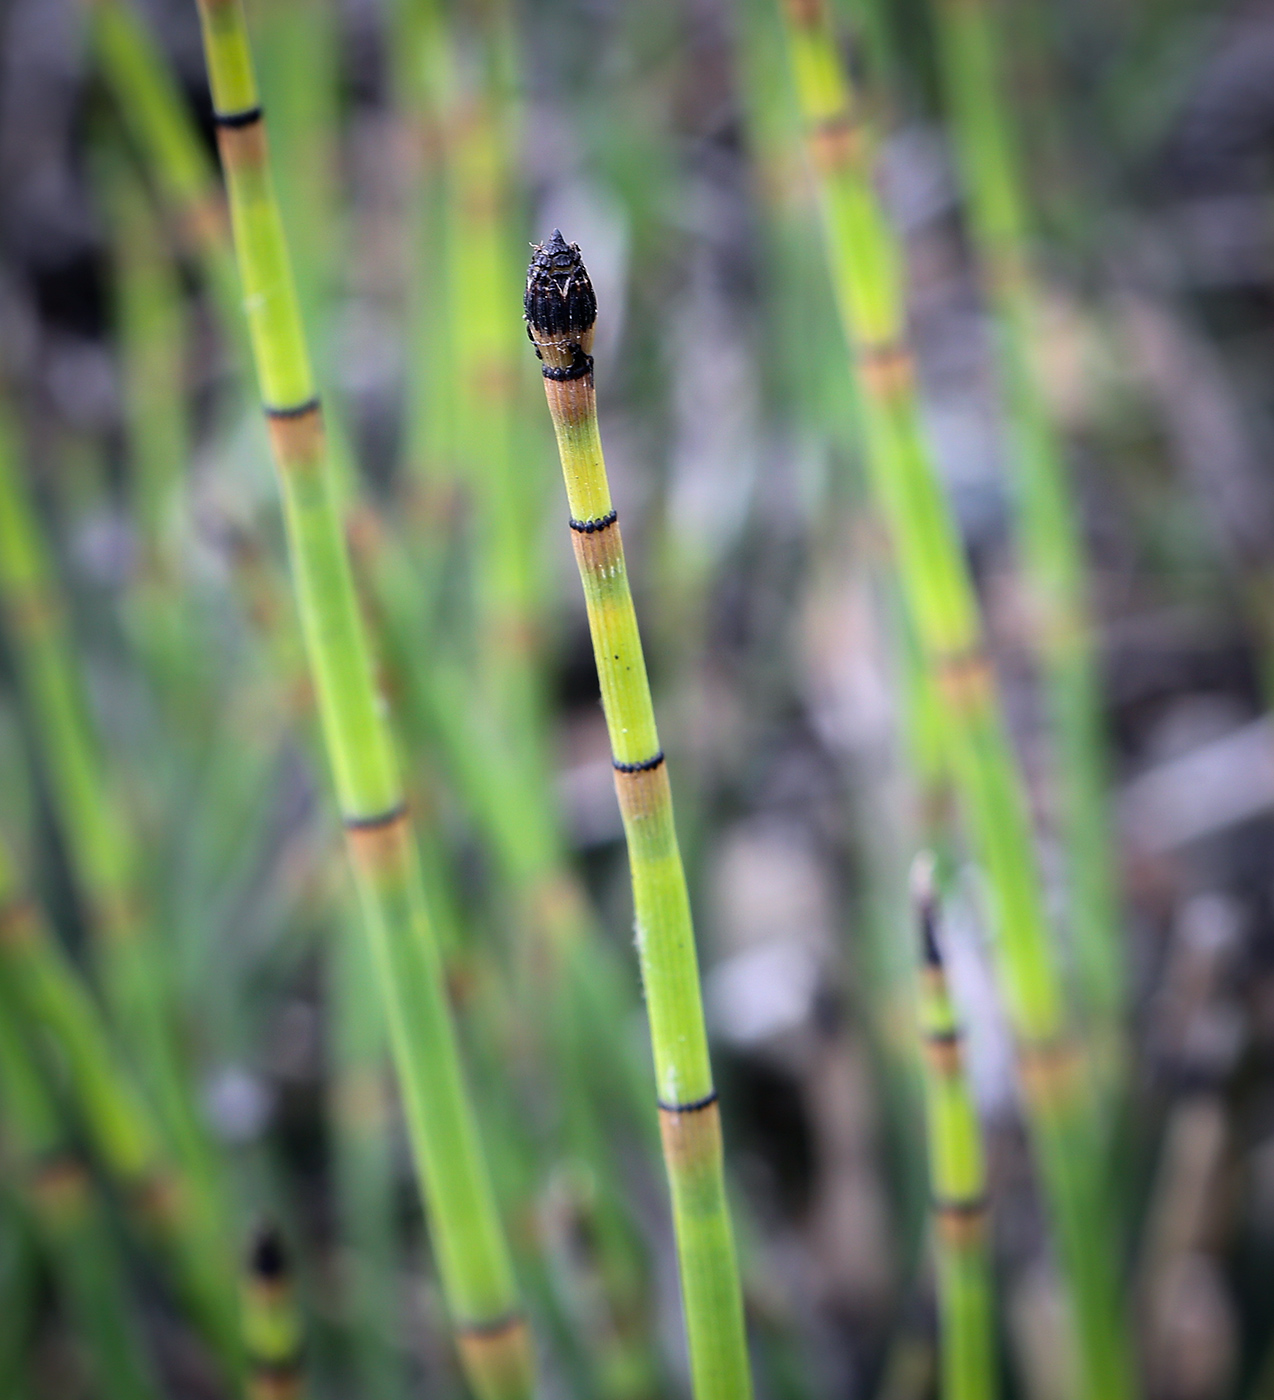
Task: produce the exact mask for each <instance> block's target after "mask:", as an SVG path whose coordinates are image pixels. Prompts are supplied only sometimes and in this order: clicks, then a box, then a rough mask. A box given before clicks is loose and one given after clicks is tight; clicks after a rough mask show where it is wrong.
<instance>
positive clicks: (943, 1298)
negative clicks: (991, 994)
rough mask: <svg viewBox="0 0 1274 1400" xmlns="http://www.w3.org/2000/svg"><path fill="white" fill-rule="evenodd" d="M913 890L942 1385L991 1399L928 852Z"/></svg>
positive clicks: (976, 1219) (968, 1128)
mask: <svg viewBox="0 0 1274 1400" xmlns="http://www.w3.org/2000/svg"><path fill="white" fill-rule="evenodd" d="M912 890H913V895H914V898H915V904H916V917H917V921H918V923H919V926H920V929H919V931H920V951H921V962H922V967H921V975H920V982H919V999H920V1038H921V1050H922V1052H923V1059H924V1079H925V1118H926V1122H927V1127H928V1150H929V1185H930V1190H931V1191H932V1196H933V1223H934V1236H935V1241H934V1242H935V1250H936V1254H937V1280H938V1309H939V1312H940V1315H941V1318H942V1339H941V1352H942V1385H941V1387H940V1391H941V1394H942V1396H943V1397H944V1400H992V1397H993V1396H994V1395H995V1394H996V1390H997V1387H996V1383H995V1347H994V1339H993V1332H992V1325H991V1266H990V1257H989V1248H988V1241H987V1194H986V1170H985V1167H984V1165H983V1160H982V1140H981V1134H980V1131H979V1128H978V1120H977V1114H976V1113H975V1112H974V1108H973V1099H972V1097H971V1095H970V1093H969V1085H968V1081H967V1080H966V1078H965V1073H964V1057H963V1050H962V1042H963V1036H962V1035H961V1032H960V1028H959V1025H958V1023H957V1021H956V1017H955V1010H954V1008H953V1006H952V1003H951V996H950V993H949V991H948V989H947V975H946V969H945V968H944V966H943V958H942V948H941V944H940V941H939V930H938V908H937V902H936V895H935V892H934V889H933V875H932V860H931V859H929V858H926V857H924V856H922V857H920V858H919V859H918V860H917V862H916V866H915V868H914V870H913V874H912Z"/></svg>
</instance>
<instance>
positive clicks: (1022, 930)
mask: <svg viewBox="0 0 1274 1400" xmlns="http://www.w3.org/2000/svg"><path fill="white" fill-rule="evenodd" d="M787 16H788V26H787V29H788V41H789V50H790V54H791V59H792V67H793V74H794V77H795V83H796V91H797V98H798V101H799V104H800V108H801V111H802V114H803V116H804V119H805V123H806V129H807V140H808V145H809V151H810V156H811V159H812V164H813V166H814V169H815V172H816V177H817V183H818V188H819V192H820V195H821V203H822V207H823V214H824V224H825V233H826V241H827V253H828V258H829V262H830V268H831V274H832V282H833V288H834V290H835V293H836V296H837V300H838V304H839V307H840V312H841V319H842V322H843V325H844V329H845V333H846V338H847V340H848V341H849V343H850V345H851V347H852V349H853V355H854V359H855V361H856V367H857V374H858V380H859V387H860V390H861V397H862V405H863V430H864V434H865V445H866V457H867V466H868V471H869V475H870V477H871V483H872V489H873V491H874V493H875V495H876V497H877V500H878V503H879V508H880V511H881V514H882V517H883V519H884V520H885V522H886V525H887V527H888V530H889V534H890V537H891V541H892V545H893V549H894V555H895V563H896V568H897V570H898V574H899V579H900V582H901V585H902V592H903V596H904V599H905V602H906V605H907V609H908V612H909V614H910V616H911V620H912V624H913V626H914V628H915V633H916V637H917V640H918V643H919V647H920V650H921V653H922V655H923V657H924V663H925V666H926V669H927V670H928V671H929V673H930V676H931V677H932V680H933V684H934V686H935V688H936V692H937V694H938V695H939V697H940V699H941V706H942V712H943V715H944V723H945V728H946V744H947V746H948V750H949V760H950V763H951V767H952V775H953V778H954V782H955V788H956V791H957V794H958V796H959V798H960V800H961V804H962V807H963V810H964V816H965V819H966V821H967V823H968V826H969V831H970V836H971V838H972V845H973V847H974V851H975V853H976V855H977V857H978V858H979V860H980V861H981V863H982V865H983V867H984V869H985V871H986V875H987V884H988V894H989V899H990V905H991V909H990V913H991V917H992V924H993V928H994V934H995V946H996V953H997V961H998V974H999V983H1000V989H1001V995H1002V997H1003V1000H1004V1003H1005V1008H1006V1010H1007V1013H1008V1016H1009V1019H1010V1022H1011V1024H1012V1026H1013V1029H1014V1032H1015V1034H1016V1037H1017V1041H1018V1048H1019V1054H1020V1057H1021V1068H1022V1078H1023V1089H1024V1095H1025V1100H1026V1105H1025V1106H1026V1109H1027V1116H1028V1120H1029V1124H1030V1128H1031V1134H1032V1140H1033V1145H1034V1149H1035V1158H1036V1163H1037V1166H1038V1169H1039V1171H1040V1174H1041V1178H1042V1184H1043V1187H1044V1194H1045V1196H1046V1199H1047V1202H1048V1206H1049V1210H1050V1215H1051V1222H1052V1226H1053V1231H1054V1236H1055V1239H1056V1242H1057V1246H1058V1252H1059V1256H1060V1259H1061V1263H1062V1269H1063V1273H1064V1276H1065V1281H1066V1285H1067V1289H1068V1295H1069V1300H1070V1303H1071V1308H1072V1316H1073V1321H1074V1332H1075V1340H1076V1346H1077V1352H1078V1356H1079V1375H1080V1377H1081V1385H1082V1390H1083V1394H1084V1395H1085V1397H1086V1400H1125V1397H1127V1396H1128V1395H1129V1394H1131V1392H1132V1387H1133V1380H1132V1368H1131V1358H1130V1356H1129V1352H1128V1342H1127V1336H1126V1333H1125V1329H1124V1326H1123V1322H1122V1318H1121V1312H1120V1308H1119V1305H1118V1293H1117V1283H1116V1268H1115V1258H1114V1249H1113V1244H1114V1241H1113V1240H1112V1238H1111V1234H1110V1231H1109V1229H1108V1228H1106V1225H1107V1222H1106V1221H1105V1219H1104V1212H1103V1210H1102V1209H1101V1208H1100V1193H1099V1191H1098V1190H1097V1178H1096V1175H1095V1173H1096V1163H1095V1161H1094V1160H1093V1159H1094V1151H1093V1149H1094V1146H1095V1142H1096V1134H1095V1122H1094V1115H1093V1095H1092V1092H1091V1088H1090V1085H1089V1083H1088V1077H1087V1075H1086V1073H1085V1065H1084V1062H1083V1058H1082V1056H1081V1055H1080V1053H1079V1051H1078V1048H1077V1047H1076V1046H1075V1044H1074V1043H1073V1042H1072V1040H1071V1038H1070V1031H1069V1026H1068V1022H1067V1014H1066V1002H1065V998H1064V994H1063V987H1062V983H1061V979H1060V977H1059V976H1058V973H1057V969H1056V967H1055V965H1054V961H1053V948H1052V936H1051V931H1050V929H1049V926H1048V921H1047V918H1046V915H1045V910H1044V899H1043V891H1042V887H1041V883H1040V878H1039V872H1038V869H1037V866H1036V858H1035V851H1034V849H1033V844H1032V834H1031V824H1030V819H1029V814H1028V809H1027V805H1026V800H1025V794H1024V792H1023V788H1022V783H1021V780H1020V777H1019V774H1018V772H1017V767H1016V763H1015V760H1014V757H1013V752H1012V748H1011V746H1010V743H1009V739H1008V734H1007V731H1006V728H1005V724H1004V720H1003V716H1002V714H1001V711H1000V706H999V702H998V697H997V695H996V689H995V683H994V678H993V675H992V672H991V667H990V662H989V659H988V657H987V655H986V650H985V646H984V643H983V638H982V628H981V620H980V617H979V614H978V608H977V603H976V599H975V595H974V591H973V585H972V581H971V579H970V577H969V572H968V567H967V565H966V563H965V560H964V557H963V553H962V550H961V544H960V538H959V535H958V533H957V530H956V527H955V522H954V520H953V519H952V516H951V512H950V508H949V506H948V504H947V502H946V500H945V498H944V497H943V494H942V490H941V488H940V486H939V483H938V478H937V475H936V472H935V470H934V466H933V462H932V459H931V455H930V451H929V446H928V443H927V441H926V439H925V435H924V430H923V427H922V423H921V418H920V406H919V399H918V396H917V393H916V387H915V374H914V366H913V360H912V353H911V347H910V345H909V343H908V340H907V333H906V307H905V300H904V272H903V266H904V259H903V252H902V249H901V247H900V245H899V241H898V239H897V237H896V235H895V234H894V232H893V230H892V229H891V228H890V226H889V223H888V220H887V218H886V216H885V213H884V210H883V208H882V207H881V204H880V201H879V198H878V196H877V194H876V190H875V186H874V183H873V169H872V165H873V162H872V151H873V133H872V131H871V130H870V129H869V127H868V125H867V124H866V123H865V122H864V120H863V114H862V112H861V110H860V104H859V102H858V101H857V99H856V95H855V94H854V93H853V91H852V90H851V88H850V86H849V81H848V78H847V76H846V74H845V72H844V70H843V67H842V64H841V62H840V58H839V55H838V53H837V48H836V44H835V40H834V38H833V35H832V32H831V28H830V25H829V22H828V18H827V15H826V12H825V10H824V7H823V4H822V3H821V2H820V0H791V3H789V5H788V9H787Z"/></svg>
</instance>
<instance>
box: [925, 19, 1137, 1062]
mask: <svg viewBox="0 0 1274 1400" xmlns="http://www.w3.org/2000/svg"><path fill="white" fill-rule="evenodd" d="M936 9H937V13H938V18H939V21H940V35H941V40H942V42H941V44H940V56H941V58H942V60H943V68H944V77H945V81H946V90H947V94H948V99H949V101H950V104H951V108H952V112H953V114H954V117H955V134H956V138H957V145H958V149H959V153H960V157H961V161H962V167H963V172H964V183H965V188H966V192H967V196H968V200H969V212H970V222H971V225H972V228H973V232H974V235H975V241H976V245H977V250H978V257H979V260H980V262H981V264H982V271H983V276H984V279H985V282H986V285H987V291H988V294H989V297H990V301H991V306H992V310H993V312H994V314H995V322H996V333H997V350H998V360H999V372H1000V379H1001V383H1002V385H1003V391H1004V397H1005V403H1006V406H1007V409H1008V414H1009V423H1010V428H1011V432H1012V436H1013V438H1014V454H1013V460H1014V465H1015V467H1016V469H1017V470H1016V472H1015V473H1014V480H1015V483H1016V487H1017V498H1018V520H1019V533H1020V542H1021V552H1022V561H1023V564H1024V567H1025V573H1026V583H1027V588H1028V592H1029V594H1030V596H1031V601H1032V605H1033V619H1034V629H1033V630H1034V635H1035V637H1036V638H1037V646H1038V652H1039V659H1040V664H1041V667H1042V669H1043V679H1044V684H1045V693H1046V700H1047V704H1048V710H1049V715H1050V718H1051V720H1052V732H1053V734H1054V736H1055V739H1054V764H1053V769H1054V775H1055V785H1056V789H1057V793H1058V817H1059V826H1060V830H1061V834H1062V837H1063V841H1064V845H1065V850H1066V854H1067V864H1068V875H1069V893H1070V902H1069V908H1070V923H1071V933H1072V943H1073V950H1074V963H1075V983H1076V987H1077V989H1078V991H1079V994H1080V1004H1081V1006H1082V1008H1083V1010H1084V1014H1085V1019H1086V1021H1087V1023H1088V1029H1089V1031H1090V1034H1091V1035H1092V1036H1093V1037H1094V1038H1095V1041H1096V1043H1095V1044H1094V1047H1093V1058H1094V1063H1095V1064H1096V1066H1097V1068H1098V1069H1099V1070H1100V1072H1101V1073H1102V1075H1103V1078H1104V1079H1105V1081H1106V1085H1107V1087H1114V1086H1115V1085H1117V1083H1118V1081H1119V1079H1120V1078H1121V1077H1122V1070H1123V1066H1122V1060H1123V1057H1124V1050H1123V1046H1122V1042H1123V1032H1122V1025H1121V1018H1122V1011H1123V1001H1124V990H1123V984H1124V969H1123V958H1122V955H1121V950H1120V945H1119V935H1120V925H1119V907H1118V891H1117V887H1116V881H1115V873H1114V868H1113V864H1112V859H1111V852H1112V851H1113V849H1114V840H1113V835H1112V830H1111V824H1110V818H1109V814H1108V810H1107V803H1106V794H1105V787H1106V772H1105V753H1104V743H1103V739H1102V733H1101V716H1100V709H1099V703H1100V696H1099V687H1098V677H1097V669H1096V664H1095V661H1094V656H1093V636H1092V624H1091V619H1090V616H1089V607H1088V600H1087V597H1086V590H1085V582H1084V551H1083V544H1082V541H1081V539H1080V534H1079V525H1078V522H1077V519H1076V509H1075V504H1074V501H1073V500H1072V493H1071V490H1070V484H1069V482H1068V480H1067V476H1066V464H1065V460H1064V454H1063V449H1062V444H1061V442H1060V440H1059V438H1058V434H1057V431H1056V429H1055V427H1054V424H1053V421H1052V418H1051V416H1050V413H1049V408H1048V405H1047V403H1046V401H1045V398H1044V394H1043V390H1042V385H1041V381H1040V376H1039V370H1038V368H1037V365H1036V358H1037V348H1038V345H1039V339H1040V336H1039V328H1038V319H1039V316H1038V304H1039V299H1040V298H1039V291H1038V287H1037V285H1036V281H1035V278H1034V277H1033V276H1032V273H1031V269H1030V256H1029V246H1028V219H1027V214H1026V209H1025V197H1024V194H1023V181H1022V176H1021V170H1020V164H1019V160H1018V154H1017V151H1016V149H1015V144H1014V141H1013V135H1014V133H1013V126H1012V119H1011V116H1010V114H1009V112H1008V110H1007V108H1006V105H1005V103H1004V101H1003V99H1002V97H1001V89H1002V82H1003V78H1002V63H1001V58H1000V52H999V44H998V41H997V37H996V30H995V25H996V20H995V19H994V17H993V14H992V10H991V7H990V6H989V5H988V4H987V3H986V0H937V3H936Z"/></svg>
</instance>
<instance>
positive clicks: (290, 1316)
mask: <svg viewBox="0 0 1274 1400" xmlns="http://www.w3.org/2000/svg"><path fill="white" fill-rule="evenodd" d="M240 1306H241V1316H242V1320H243V1353H244V1359H245V1362H246V1365H247V1384H246V1386H245V1389H246V1392H247V1400H304V1397H305V1396H306V1394H308V1387H307V1386H306V1384H305V1367H304V1356H303V1351H304V1341H305V1333H304V1327H303V1325H302V1320H301V1312H300V1309H299V1307H298V1306H297V1300H296V1290H295V1288H294V1286H293V1283H292V1269H291V1266H290V1263H289V1261H288V1255H287V1248H286V1246H285V1245H284V1243H283V1236H282V1235H281V1234H280V1233H279V1231H278V1230H277V1229H276V1228H275V1227H274V1226H272V1225H266V1226H263V1227H262V1228H261V1229H259V1230H258V1231H257V1232H256V1234H255V1235H254V1237H253V1239H252V1243H251V1245H250V1246H249V1248H248V1257H247V1259H246V1261H245V1263H244V1269H243V1280H242V1283H241V1285H240Z"/></svg>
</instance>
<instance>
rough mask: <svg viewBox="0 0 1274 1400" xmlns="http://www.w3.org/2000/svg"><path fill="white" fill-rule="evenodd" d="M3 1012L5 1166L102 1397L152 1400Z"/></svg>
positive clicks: (98, 1202)
mask: <svg viewBox="0 0 1274 1400" xmlns="http://www.w3.org/2000/svg"><path fill="white" fill-rule="evenodd" d="M9 1011H10V1007H9V1006H8V1005H7V1004H6V1005H5V1006H4V1007H3V1012H4V1014H0V1108H3V1117H4V1127H5V1136H6V1139H7V1144H6V1145H7V1147H8V1149H9V1152H10V1153H11V1154H13V1155H14V1156H15V1157H16V1159H17V1160H16V1162H14V1163H13V1165H15V1166H16V1167H17V1170H18V1174H19V1175H20V1177H21V1180H22V1182H23V1185H24V1186H25V1188H26V1194H27V1196H28V1197H29V1199H30V1204H31V1206H32V1208H33V1210H34V1213H35V1216H36V1221H37V1224H38V1226H39V1231H40V1234H41V1236H42V1237H43V1239H44V1241H45V1243H46V1244H47V1245H48V1246H49V1248H50V1250H51V1253H52V1255H53V1259H54V1263H55V1267H56V1271H57V1274H58V1277H59V1280H60V1282H61V1283H62V1284H63V1286H64V1287H65V1288H66V1291H67V1294H68V1299H69V1302H70V1304H71V1307H72V1309H73V1312H74V1315H75V1319H76V1322H77V1324H78V1325H79V1327H81V1328H82V1329H83V1331H84V1333H85V1336H86V1338H87V1340H88V1342H89V1345H90V1348H91V1354H92V1361H93V1369H94V1371H95V1373H96V1377H97V1382H98V1385H99V1387H100V1388H101V1390H102V1393H107V1392H109V1393H110V1394H112V1395H119V1396H121V1397H122V1400H152V1398H153V1397H154V1396H155V1395H156V1394H157V1391H156V1389H155V1382H154V1378H153V1376H152V1374H151V1368H150V1365H149V1363H148V1360H147V1358H146V1356H145V1354H144V1352H143V1350H142V1346H141V1339H140V1337H139V1336H138V1332H137V1327H136V1325H135V1323H134V1322H133V1319H132V1318H131V1317H130V1316H129V1314H128V1307H127V1303H128V1292H127V1290H124V1289H121V1287H120V1277H121V1268H122V1261H121V1259H120V1258H119V1251H118V1249H117V1248H116V1245H115V1241H114V1239H113V1238H112V1235H111V1229H110V1224H109V1221H108V1219H107V1216H106V1212H105V1210H104V1208H103V1203H102V1198H101V1194H100V1192H99V1191H98V1189H97V1187H96V1186H95V1185H94V1183H93V1180H92V1178H91V1176H90V1175H89V1173H88V1171H87V1169H86V1168H85V1166H84V1164H83V1163H82V1162H81V1161H80V1160H79V1159H78V1157H77V1156H76V1154H75V1152H74V1151H73V1150H72V1149H71V1147H70V1145H69V1142H68V1140H67V1135H66V1133H65V1130H64V1128H63V1125H62V1123H61V1122H60V1121H59V1116H58V1114H57V1112H56V1110H55V1108H54V1105H53V1103H52V1102H51V1101H50V1097H49V1095H48V1093H47V1092H46V1090H45V1087H44V1084H43V1083H42V1082H41V1077H40V1075H39V1074H38V1072H37V1071H36V1069H35V1067H34V1066H33V1065H32V1064H31V1062H30V1060H29V1058H28V1051H27V1048H26V1047H24V1046H23V1044H22V1043H21V1040H20V1038H19V1036H18V1034H17V1027H16V1024H15V1022H14V1021H13V1020H11V1019H10V1017H9V1014H8V1013H9Z"/></svg>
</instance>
